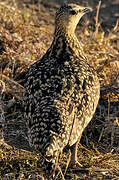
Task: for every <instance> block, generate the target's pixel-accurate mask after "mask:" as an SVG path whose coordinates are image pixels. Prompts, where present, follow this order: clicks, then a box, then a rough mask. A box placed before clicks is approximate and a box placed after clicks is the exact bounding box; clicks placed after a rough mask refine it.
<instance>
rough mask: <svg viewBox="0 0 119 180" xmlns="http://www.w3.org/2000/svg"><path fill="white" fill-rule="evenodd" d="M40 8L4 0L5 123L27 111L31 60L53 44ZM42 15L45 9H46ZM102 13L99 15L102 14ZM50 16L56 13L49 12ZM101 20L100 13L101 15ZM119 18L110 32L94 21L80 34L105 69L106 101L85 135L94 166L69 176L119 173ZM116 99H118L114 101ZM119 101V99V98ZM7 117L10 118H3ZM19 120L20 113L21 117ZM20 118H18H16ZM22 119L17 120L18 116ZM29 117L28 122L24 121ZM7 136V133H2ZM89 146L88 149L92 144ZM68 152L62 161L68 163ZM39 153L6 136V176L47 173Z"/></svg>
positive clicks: (1, 66)
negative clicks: (12, 142) (38, 17)
mask: <svg viewBox="0 0 119 180" xmlns="http://www.w3.org/2000/svg"><path fill="white" fill-rule="evenodd" d="M33 14H34V16H35V15H36V14H37V13H36V12H35V10H34V9H30V8H29V9H28V8H25V9H22V10H21V9H19V8H18V7H17V6H16V4H15V3H13V4H12V5H11V4H10V3H9V2H8V1H7V0H6V1H4V2H0V92H1V97H0V113H1V114H0V123H1V125H2V126H4V122H5V119H4V117H5V118H6V120H7V122H9V121H10V122H11V120H16V119H17V117H18V116H19V115H20V121H23V119H22V116H21V111H22V107H21V104H22V92H23V85H24V77H25V73H26V71H27V69H28V67H29V65H30V64H31V63H33V62H35V61H36V60H38V59H40V58H41V56H42V55H43V54H44V53H45V51H46V50H47V48H48V47H49V45H50V43H51V40H52V34H53V29H52V27H50V26H46V24H45V22H42V23H41V22H40V25H38V24H39V22H38V23H37V24H36V20H34V18H33V16H32V15H33ZM41 16H42V13H41ZM97 18H98V15H97ZM49 21H50V17H49ZM96 24H97V26H98V19H96ZM118 30H119V24H118V22H117V24H116V26H115V27H114V29H113V30H111V31H110V32H109V34H108V36H105V33H104V32H98V31H99V29H98V27H96V33H95V32H93V31H92V27H89V28H86V30H85V32H83V33H82V34H80V36H78V37H79V40H81V41H82V44H83V45H84V51H85V53H86V55H87V57H88V59H89V62H90V63H91V64H92V65H93V66H94V67H95V69H96V70H97V72H98V74H99V78H100V83H101V102H100V104H99V107H98V109H97V113H96V115H95V119H96V121H95V120H93V121H92V122H91V123H90V125H89V126H88V127H87V130H86V132H85V133H84V135H83V139H82V142H83V143H84V145H85V146H82V145H81V146H80V149H79V152H80V153H79V157H80V161H81V163H82V164H83V165H84V166H85V167H88V168H89V169H88V170H86V169H85V170H84V172H82V171H79V170H77V169H72V170H71V171H68V172H67V173H66V177H65V178H66V179H78V178H79V177H80V178H79V179H93V178H96V179H97V178H98V177H100V179H101V178H102V179H109V178H111V179H118V178H119V173H118V172H119V156H118V152H119V143H118V139H119V133H118V132H119V122H118V119H119V108H118V106H119V35H118V33H117V32H118ZM111 102H114V103H113V104H111ZM116 103H117V104H116ZM2 120H4V121H3V122H2ZM17 120H18V119H17ZM14 122H15V121H14ZM15 123H17V122H15ZM23 123H24V122H23ZM1 136H3V134H1ZM87 148H88V149H87ZM67 159H68V155H66V154H64V155H63V157H62V159H61V164H62V166H63V167H64V168H66V164H67ZM38 163H39V156H38V155H37V154H34V153H32V152H29V151H25V150H20V149H18V148H15V147H12V146H9V145H7V144H5V143H3V141H2V140H1V141H0V179H30V178H31V179H38V177H39V176H40V175H42V174H41V169H40V168H39V165H38Z"/></svg>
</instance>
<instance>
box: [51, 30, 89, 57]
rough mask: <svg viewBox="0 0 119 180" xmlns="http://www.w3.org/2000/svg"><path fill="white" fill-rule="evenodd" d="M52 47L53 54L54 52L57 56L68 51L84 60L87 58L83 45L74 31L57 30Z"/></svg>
mask: <svg viewBox="0 0 119 180" xmlns="http://www.w3.org/2000/svg"><path fill="white" fill-rule="evenodd" d="M50 49H51V54H52V53H53V54H54V55H55V56H57V57H60V55H61V54H66V53H67V52H68V54H69V55H70V54H71V55H72V54H73V55H74V56H77V57H79V58H80V59H82V60H84V59H86V57H85V55H84V52H83V48H82V45H81V43H80V42H79V41H78V39H77V37H76V35H75V33H74V32H72V31H67V32H60V31H59V32H55V34H54V39H53V42H52V45H51V47H50Z"/></svg>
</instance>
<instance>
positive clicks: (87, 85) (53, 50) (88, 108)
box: [23, 3, 100, 166]
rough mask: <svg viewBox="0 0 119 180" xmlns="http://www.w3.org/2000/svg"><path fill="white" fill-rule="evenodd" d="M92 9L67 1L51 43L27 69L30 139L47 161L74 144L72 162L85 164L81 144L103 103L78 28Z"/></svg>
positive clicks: (96, 79) (58, 18)
mask: <svg viewBox="0 0 119 180" xmlns="http://www.w3.org/2000/svg"><path fill="white" fill-rule="evenodd" d="M91 11H92V9H91V8H90V7H82V6H80V5H78V4H73V3H70V4H64V5H62V6H61V7H60V8H59V9H58V10H57V12H56V16H55V30H54V36H53V40H52V43H51V45H50V47H49V48H48V50H47V51H46V53H45V54H44V55H43V57H42V58H41V59H40V60H37V61H36V62H35V63H33V64H32V65H31V66H30V67H29V69H28V72H27V74H26V79H25V85H24V95H23V100H24V117H25V119H26V123H27V128H28V137H29V143H30V145H31V146H33V147H34V148H35V150H37V151H38V152H40V153H41V154H42V155H43V157H44V158H45V159H46V161H47V162H53V163H56V161H57V159H58V158H59V155H60V154H62V153H63V150H64V148H65V147H67V146H68V147H69V148H70V150H71V157H70V163H69V165H70V166H74V165H76V164H78V165H79V166H82V165H81V164H80V163H79V162H78V158H77V150H78V143H79V142H80V139H81V136H82V133H83V131H84V129H85V127H86V126H87V125H88V123H89V122H90V121H91V119H92V117H93V115H94V113H95V110H96V107H97V105H98V101H99V97H100V83H99V78H98V75H97V72H96V70H95V69H94V68H93V67H92V66H91V65H90V63H89V61H88V58H87V57H86V55H85V53H84V50H83V47H82V44H81V42H80V41H79V40H78V38H77V37H76V34H75V30H76V27H77V24H78V22H79V21H80V19H81V18H82V16H83V15H84V14H86V13H89V12H91Z"/></svg>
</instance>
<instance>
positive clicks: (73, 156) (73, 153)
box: [69, 136, 82, 167]
mask: <svg viewBox="0 0 119 180" xmlns="http://www.w3.org/2000/svg"><path fill="white" fill-rule="evenodd" d="M80 138H81V136H80V137H79V139H78V140H77V142H76V143H75V144H73V145H72V146H71V159H70V162H69V167H73V166H74V165H78V166H79V167H82V165H81V164H80V163H79V162H78V160H77V148H78V143H79V141H80Z"/></svg>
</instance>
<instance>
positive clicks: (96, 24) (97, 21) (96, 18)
mask: <svg viewBox="0 0 119 180" xmlns="http://www.w3.org/2000/svg"><path fill="white" fill-rule="evenodd" d="M101 2H102V1H101V0H99V3H98V6H97V13H96V17H95V26H96V30H95V36H96V35H97V34H98V29H99V25H100V24H99V12H100V7H101Z"/></svg>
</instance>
